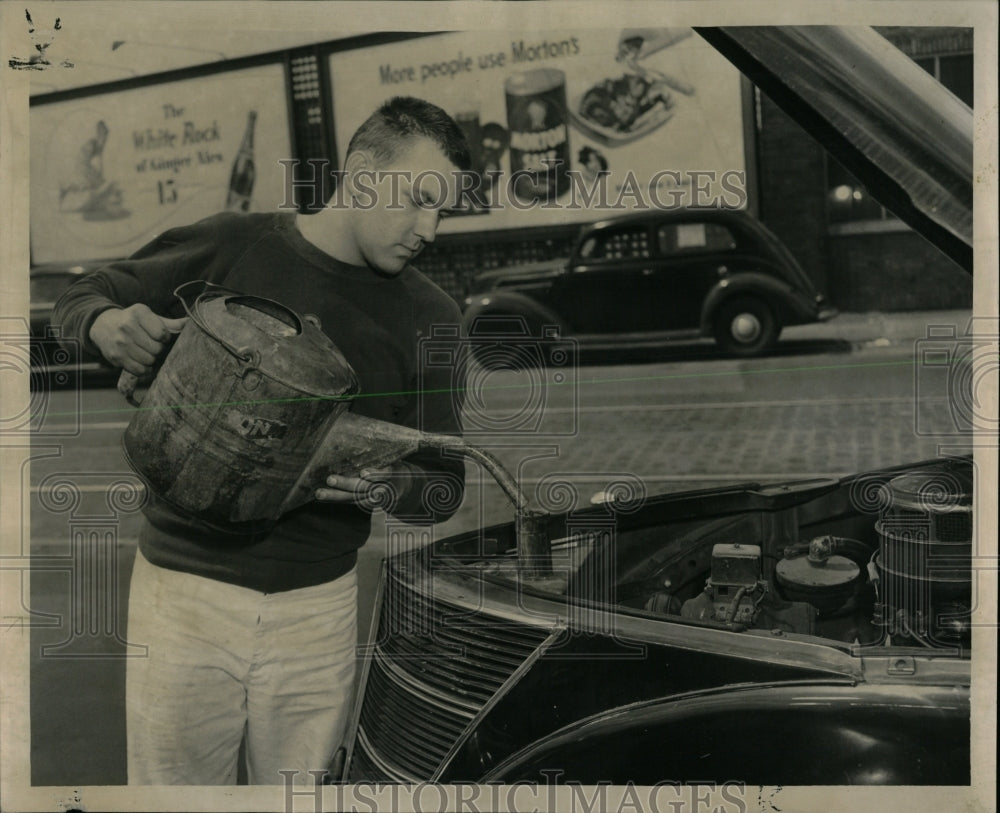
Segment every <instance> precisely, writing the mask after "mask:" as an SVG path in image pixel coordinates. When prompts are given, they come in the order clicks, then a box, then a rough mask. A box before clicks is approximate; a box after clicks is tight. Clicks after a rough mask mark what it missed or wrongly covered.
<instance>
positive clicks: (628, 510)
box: [442, 458, 973, 654]
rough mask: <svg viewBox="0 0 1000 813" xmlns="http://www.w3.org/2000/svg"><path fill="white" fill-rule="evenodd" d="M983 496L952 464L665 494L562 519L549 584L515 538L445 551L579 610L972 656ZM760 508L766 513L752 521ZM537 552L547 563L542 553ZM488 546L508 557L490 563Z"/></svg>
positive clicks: (479, 573) (967, 462)
mask: <svg viewBox="0 0 1000 813" xmlns="http://www.w3.org/2000/svg"><path fill="white" fill-rule="evenodd" d="M972 491H973V479H972V461H971V459H969V458H947V459H943V460H934V461H927V462H925V463H922V464H915V465H913V466H910V467H905V468H899V469H895V470H892V471H889V472H881V473H875V474H866V475H859V476H857V477H852V478H845V479H844V480H843V481H840V482H839V484H838V483H837V481H832V484H831V481H823V482H822V483H817V482H806V483H798V484H796V483H790V484H786V485H777V486H751V487H735V488H734V489H731V490H725V489H718V490H709V491H705V492H698V493H691V494H677V495H663V498H662V499H663V500H664V501H663V502H661V503H659V504H656V505H646V506H639V507H636V506H628V505H620V504H615V503H614V502H611V503H609V504H606V505H605V506H604V508H610V509H611V510H610V511H600V512H595V511H594V510H593V509H590V510H585V511H582V512H579V513H578V514H573V513H572V512H571V513H570V514H567V515H565V516H561V517H553V518H551V519H553V520H557V522H556V523H555V524H554V526H552V527H551V528H550V532H549V536H548V538H547V539H546V540H545V542H546V544H547V545H548V546H549V548H550V549H551V572H550V573H549V575H547V576H543V577H538V576H535V575H532V574H528V573H526V571H524V569H523V563H520V564H519V562H518V559H517V556H518V553H517V549H516V542H517V539H516V538H515V535H514V533H513V527H512V526H496V527H494V528H491V529H487V530H486V531H484V534H486V535H487V536H489V535H495V536H494V538H493V539H484V538H483V537H482V536H479V535H476V536H475V538H473V537H472V536H463V537H460V538H458V539H455V540H452V542H451V543H450V544H448V543H446V544H445V545H444V547H443V549H442V552H446V553H447V554H450V555H451V556H454V555H458V557H459V558H460V559H461V560H464V562H465V563H466V564H465V565H463V566H462V569H465V568H467V567H470V566H471V568H470V569H471V571H472V573H474V574H475V576H474V577H475V578H483V579H486V580H496V581H499V582H501V583H506V584H516V585H517V588H518V590H519V591H522V592H524V593H529V594H530V593H533V594H539V595H548V596H552V595H553V594H554V595H558V596H559V597H560V600H561V601H562V602H564V603H566V604H570V605H572V604H574V603H580V604H585V605H591V606H604V607H614V608H615V609H616V611H618V612H624V613H627V614H630V615H635V616H639V617H645V618H648V619H652V620H663V621H670V622H673V623H686V624H695V625H699V626H707V627H715V628H720V629H727V630H730V631H737V632H753V633H754V634H769V635H771V636H774V637H780V636H782V635H786V634H788V635H795V636H810V637H814V638H820V639H824V640H825V641H826V642H828V643H829V642H836V643H837V644H839V645H849V646H862V647H871V646H901V647H916V648H929V649H938V650H940V649H948V650H950V651H951V654H956V653H957V654H964V653H966V652H967V651H968V650H969V647H970V644H971V615H972V608H973V589H972V577H973V570H972V567H971V564H972V544H973V541H972V540H973V528H972V516H973V495H972ZM656 499H661V498H654V500H656ZM671 501H672V502H671ZM692 504H693V505H694V507H693V508H692V507H691V506H692ZM752 505H757V506H764V507H763V508H758V509H757V510H751V509H749V508H746V507H745V506H752ZM741 506H742V507H743V508H742V510H740V509H741ZM713 509H717V510H713ZM540 528H541V526H539V527H538V528H537V529H536V533H535V536H539V535H540V534H541V533H542V532H541V530H540ZM520 530H521V531H522V533H521V534H520V538H521V541H522V542H527V541H529V537H528V535H526V534H524V533H523V529H520ZM553 530H554V532H553ZM473 541H475V544H474V546H473V545H472V543H473ZM531 542H532V545H533V546H534V547H535V548H536V549H537V547H538V544H539V541H538V539H532V540H531ZM484 543H487V546H493V549H494V550H495V553H496V554H500V555H493V556H487V557H485V558H484V557H483V556H482V552H483V544H484ZM473 547H474V548H475V550H476V551H477V552H478V553H479V555H478V556H477V555H474V554H473V555H470V554H471V548H473ZM448 558H450V556H449V557H448ZM452 562H453V565H454V564H455V563H454V560H452ZM442 563H443V562H442ZM466 573H467V574H470V575H471V573H470V571H469V570H466Z"/></svg>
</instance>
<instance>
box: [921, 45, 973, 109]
mask: <svg viewBox="0 0 1000 813" xmlns="http://www.w3.org/2000/svg"><path fill="white" fill-rule="evenodd" d="M913 61H914V62H916V63H917V64H918V65H919V66H920V67H921V68H923V69H924V70H925V71H927V73H929V74H930V75H931V76H933V77H934V78H935V79H937V80H938V81H939V82H940V83H941V84H942V85H944V86H945V87H946V88H948V90H950V91H951V92H952V93H954V94H955V95H956V96H958V98H959V99H961V100H962V101H963V102H965V103H966V104H967V105H968V106H969V107H972V84H973V83H972V61H973V60H972V54H947V55H943V56H927V57H917V58H915V59H914V60H913Z"/></svg>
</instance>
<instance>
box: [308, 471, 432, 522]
mask: <svg viewBox="0 0 1000 813" xmlns="http://www.w3.org/2000/svg"><path fill="white" fill-rule="evenodd" d="M410 472H411V468H410V467H409V466H408V465H407V464H405V463H395V464H393V465H392V466H389V467H387V468H383V469H364V470H362V471H361V472H360V474H359V476H357V477H352V476H350V475H346V474H334V475H330V476H329V477H327V478H326V487H325V488H318V489H316V500H317V501H319V502H330V503H337V504H350V505H357V506H360V507H361V508H364V509H366V510H369V511H374V510H375V509H377V508H383V509H385V508H389V507H391V506H392V505H394V504H395V503H397V502H398V501H399V500H400V499H401V498H402V497H403V495H404V494H405V493H406V491H408V490H409V486H410V483H411V480H412V476H411V473H410Z"/></svg>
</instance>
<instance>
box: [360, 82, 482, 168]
mask: <svg viewBox="0 0 1000 813" xmlns="http://www.w3.org/2000/svg"><path fill="white" fill-rule="evenodd" d="M418 137H422V138H429V139H430V140H431V141H433V142H434V143H435V144H436V145H437V146H438V147H439V148H440V150H441V152H442V153H444V155H445V157H446V158H447V159H448V160H449V161H451V163H453V164H454V165H455V166H456V167H458V168H459V169H462V170H467V169H469V168H470V167H471V166H472V159H471V157H470V155H469V146H468V144H467V143H466V141H465V135H464V134H463V133H462V130H461V128H460V127H459V126H458V125H457V124H456V123H455V120H454V119H453V118H452V117H451V116H449V115H448V114H447V113H445V112H444V110H442V109H441V108H440V107H438V106H437V105H436V104H431V103H430V102H427V101H424V100H423V99H416V98H414V97H413V96H396V97H395V98H393V99H390V100H389V101H387V102H386V103H385V104H383V105H382V106H381V107H379V108H378V110H376V111H375V112H374V113H372V114H371V115H370V116H369V117H368V118H367V120H366V121H365V122H364V124H362V125H361V126H360V127H359V128H358V129H357V132H355V133H354V135H353V136H352V137H351V142H350V143H349V144H348V145H347V154H348V155H350V154H351V153H353V152H356V151H358V150H364V151H366V152H370V153H371V154H372V156H373V157H374V159H375V162H376V163H377V164H379V165H385V164H388V163H390V162H392V161H393V160H394V159H395V158H396V157H397V156H398V155H399V154H400V153H401V152H403V151H404V150H405V149H406V147H407V146H408V144H407V142H408V141H409V140H410V139H412V138H418Z"/></svg>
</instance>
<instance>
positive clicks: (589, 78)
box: [329, 28, 747, 231]
mask: <svg viewBox="0 0 1000 813" xmlns="http://www.w3.org/2000/svg"><path fill="white" fill-rule="evenodd" d="M329 59H330V63H329V64H330V73H331V86H332V94H333V113H334V129H335V134H336V139H337V144H338V145H339V146H340V149H341V151H343V150H344V149H345V147H346V145H347V143H348V141H349V140H350V137H351V134H352V133H353V132H354V130H355V129H356V128H357V127H358V125H360V124H361V122H362V121H364V119H365V118H366V117H367V116H368V115H369V114H370V113H371V112H372V111H373V110H374V109H375V108H376V107H377V106H378V105H379V104H380V103H381V102H383V101H385V100H387V99H389V98H392V97H393V96H399V95H403V96H417V97H420V98H423V99H427V100H428V101H431V102H434V103H435V104H438V105H440V106H441V107H443V108H444V109H445V110H446V111H447V112H448V113H450V114H451V115H452V116H453V117H454V118H455V119H456V121H457V122H458V123H459V125H460V126H461V127H462V129H463V131H464V132H465V134H466V137H467V140H468V141H469V144H470V147H471V151H472V153H473V168H474V169H475V170H476V171H477V173H478V175H479V179H480V180H479V182H478V183H477V185H476V189H475V192H474V194H470V196H469V198H470V200H471V201H472V203H473V205H472V206H470V213H474V214H478V215H484V217H461V218H453V219H451V220H449V221H448V222H447V223H446V224H445V226H444V227H443V228H442V231H470V230H478V229H483V228H520V227H524V226H543V225H554V224H562V223H570V222H584V221H587V220H593V219H595V218H596V217H599V216H603V215H611V214H615V213H621V212H622V211H623V210H634V209H637V208H644V207H650V208H652V207H660V208H672V207H680V206H690V205H696V206H699V205H700V206H725V207H728V208H742V207H743V206H744V205H745V204H746V199H747V195H746V174H745V157H744V137H743V114H742V101H741V98H742V97H741V80H740V74H739V72H738V71H737V70H736V69H735V68H733V67H732V66H731V65H730V64H729V63H728V62H727V61H726V60H725V59H724V58H723V57H722V56H720V55H719V54H718V53H717V52H716V51H715V49H713V48H712V47H711V46H709V45H708V44H707V43H705V42H704V41H702V39H701V38H700V37H698V36H696V35H694V32H693V31H692V30H691V29H690V28H645V29H613V30H612V29H600V30H594V29H587V30H583V29H581V30H573V29H566V30H563V31H464V32H452V33H446V34H437V35H432V36H428V37H424V38H419V39H414V40H409V41H406V42H402V43H391V44H386V45H381V46H377V47H371V48H365V49H359V50H356V51H344V52H340V53H336V54H332V55H331V56H330V58H329Z"/></svg>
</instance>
